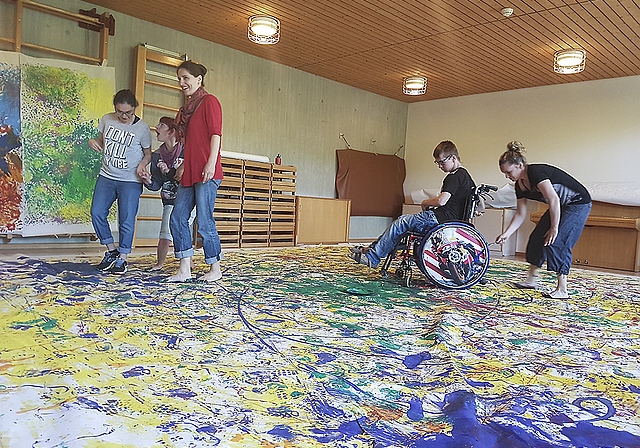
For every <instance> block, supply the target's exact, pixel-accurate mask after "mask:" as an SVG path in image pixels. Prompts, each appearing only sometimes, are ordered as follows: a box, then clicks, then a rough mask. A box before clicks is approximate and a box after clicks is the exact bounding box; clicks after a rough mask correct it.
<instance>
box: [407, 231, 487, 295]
mask: <svg viewBox="0 0 640 448" xmlns="http://www.w3.org/2000/svg"><path fill="white" fill-rule="evenodd" d="M416 262H417V264H418V267H419V268H420V270H421V271H422V272H423V273H424V274H425V275H426V276H427V278H428V279H429V280H430V281H431V282H432V283H434V284H436V285H438V286H441V287H443V288H449V289H465V288H469V287H471V286H473V285H475V284H476V283H477V282H479V281H480V280H481V279H482V277H483V276H484V274H485V273H486V272H487V268H488V267H489V247H488V246H487V242H486V241H485V240H484V238H483V236H482V234H481V233H480V232H478V231H477V230H476V229H475V228H474V227H473V226H472V225H470V224H467V223H464V222H448V223H443V224H440V225H438V226H436V227H434V228H433V229H432V230H431V231H430V232H429V233H427V235H426V236H425V237H424V239H423V240H422V242H420V246H419V248H418V253H417V254H416Z"/></svg>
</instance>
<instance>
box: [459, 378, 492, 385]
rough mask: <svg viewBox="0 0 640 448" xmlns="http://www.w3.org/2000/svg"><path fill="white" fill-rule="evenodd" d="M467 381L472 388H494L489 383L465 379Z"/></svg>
mask: <svg viewBox="0 0 640 448" xmlns="http://www.w3.org/2000/svg"><path fill="white" fill-rule="evenodd" d="M465 381H466V382H467V384H468V385H469V386H471V387H493V384H491V383H488V382H486V381H473V380H470V379H468V378H465Z"/></svg>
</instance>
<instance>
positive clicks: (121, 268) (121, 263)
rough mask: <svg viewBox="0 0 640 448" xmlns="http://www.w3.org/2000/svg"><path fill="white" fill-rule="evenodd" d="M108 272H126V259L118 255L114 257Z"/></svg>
mask: <svg viewBox="0 0 640 448" xmlns="http://www.w3.org/2000/svg"><path fill="white" fill-rule="evenodd" d="M109 272H110V273H111V274H124V273H125V272H127V261H126V260H124V259H122V258H120V257H118V258H116V259H115V261H114V262H113V266H111V269H109Z"/></svg>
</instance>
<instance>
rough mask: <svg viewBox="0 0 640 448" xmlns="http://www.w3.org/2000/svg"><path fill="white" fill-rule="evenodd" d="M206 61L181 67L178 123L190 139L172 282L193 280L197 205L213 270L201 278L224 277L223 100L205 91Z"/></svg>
mask: <svg viewBox="0 0 640 448" xmlns="http://www.w3.org/2000/svg"><path fill="white" fill-rule="evenodd" d="M206 73H207V69H206V67H205V66H203V65H201V64H198V63H196V62H193V61H185V62H183V63H182V64H181V65H180V66H179V67H178V84H179V85H180V88H181V89H182V92H183V93H184V95H185V99H186V101H185V104H184V105H183V106H182V107H181V108H180V111H179V112H178V115H177V116H176V126H177V128H178V132H179V135H180V139H181V141H182V142H183V143H184V162H183V164H182V165H181V166H180V168H179V169H178V171H177V172H176V176H175V178H176V179H178V180H180V187H179V188H178V194H177V197H176V203H175V206H174V208H173V212H172V213H171V220H170V224H169V226H170V228H171V236H172V237H173V245H174V250H175V255H176V258H178V259H180V269H179V270H178V272H177V273H176V274H175V275H172V276H171V277H169V278H168V279H167V281H169V282H184V281H189V280H191V257H192V256H193V253H194V252H193V244H192V238H191V232H190V230H189V216H190V215H191V212H192V210H193V208H194V207H196V209H197V216H198V218H197V219H198V233H200V235H201V236H202V246H203V249H204V261H205V263H207V264H208V265H210V269H209V271H208V272H206V273H205V274H204V275H203V276H201V277H200V278H199V280H203V281H208V282H211V281H216V280H219V279H220V278H221V277H222V272H221V271H220V260H221V259H222V248H221V246H220V237H219V236H218V231H217V230H216V224H215V220H214V218H213V208H214V205H215V201H216V195H217V193H218V187H219V186H220V183H221V182H222V177H223V175H222V165H221V163H220V141H221V138H222V108H221V107H220V102H219V101H218V99H217V98H216V97H215V96H213V95H211V94H209V93H207V92H206V90H204V76H205V74H206Z"/></svg>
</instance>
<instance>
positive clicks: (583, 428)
mask: <svg viewBox="0 0 640 448" xmlns="http://www.w3.org/2000/svg"><path fill="white" fill-rule="evenodd" d="M561 432H562V434H564V435H565V436H566V437H568V438H569V440H571V442H573V444H574V445H575V446H579V447H585V448H600V447H613V446H625V447H632V446H636V447H638V446H640V437H638V436H634V435H633V434H631V433H629V432H627V431H615V430H613V429H609V428H605V427H602V426H595V425H593V424H591V423H588V422H578V424H577V425H576V426H575V427H574V426H568V427H566V428H563V429H562V431H561Z"/></svg>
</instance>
